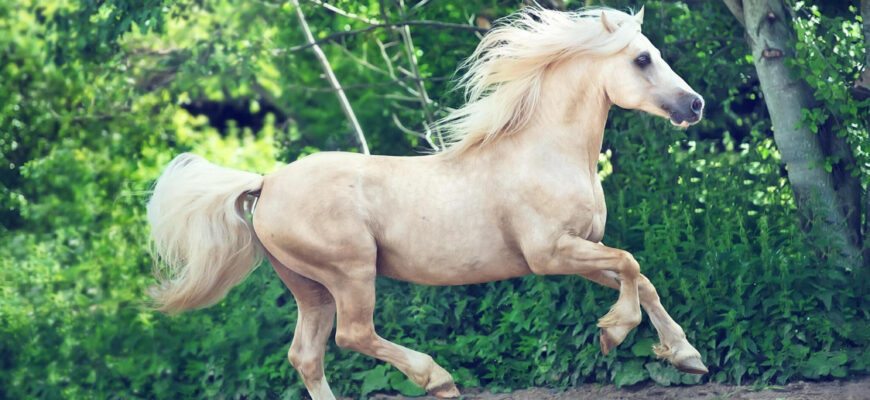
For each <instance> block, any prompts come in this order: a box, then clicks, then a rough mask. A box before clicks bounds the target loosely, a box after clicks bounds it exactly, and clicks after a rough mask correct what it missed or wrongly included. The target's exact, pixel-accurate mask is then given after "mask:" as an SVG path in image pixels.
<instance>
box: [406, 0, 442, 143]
mask: <svg viewBox="0 0 870 400" xmlns="http://www.w3.org/2000/svg"><path fill="white" fill-rule="evenodd" d="M399 7H400V12H401V13H402V17H403V18H404V14H405V3H404V2H403V1H402V0H399ZM400 34H401V36H402V41H403V42H404V44H405V53H406V54H407V56H408V62H409V63H410V64H411V72H412V74H413V75H412V76H413V77H414V82H415V83H416V84H417V93H418V94H419V95H420V105H421V106H422V107H423V113H424V114H425V115H426V122H427V123H424V124H423V127H424V128H425V130H426V142H428V143H429V146H431V147H432V148H433V149H434V150H435V151H441V150H442V149H443V148H444V138H442V137H441V131H440V130H438V131H436V135H435V136H436V137H437V138H438V144H439V145H440V147H439V146H436V145H435V143H434V142H433V141H432V129H433V128H434V129H437V127H436V126H435V117H433V116H432V110H430V109H429V104H430V103H431V100H429V95H427V94H426V86H425V85H423V81H422V80H421V79H420V69H419V68H417V55H416V54H414V42H413V41H412V40H411V28H409V27H408V25H405V26H402V29H401V31H400Z"/></svg>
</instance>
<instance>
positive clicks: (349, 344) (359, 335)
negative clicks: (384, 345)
mask: <svg viewBox="0 0 870 400" xmlns="http://www.w3.org/2000/svg"><path fill="white" fill-rule="evenodd" d="M375 337H376V335H375V332H374V330H373V329H371V328H362V327H358V326H351V327H348V328H341V327H339V328H338V329H336V330H335V344H336V345H338V347H341V348H342V349H349V350H354V351H360V350H362V349H366V348H368V347H369V345H370V344H371V343H372V342H373V341H374V339H375Z"/></svg>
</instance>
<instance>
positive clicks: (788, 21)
mask: <svg viewBox="0 0 870 400" xmlns="http://www.w3.org/2000/svg"><path fill="white" fill-rule="evenodd" d="M864 1H865V2H867V0H864ZM725 3H726V5H727V6H728V9H729V10H731V12H732V13H734V14H735V16H736V17H737V20H738V21H739V22H742V23H743V24H745V28H746V37H747V42H748V43H749V46H750V49H751V51H752V57H753V59H754V62H755V70H756V71H757V72H758V80H759V81H760V83H761V90H762V92H763V93H764V101H765V104H766V105H767V109H768V112H769V113H770V118H771V121H772V123H773V134H774V140H775V141H776V146H777V148H779V151H780V153H781V155H782V161H783V162H785V164H786V168H787V169H788V179H789V183H790V184H791V187H792V190H793V191H794V196H795V202H796V203H797V207H798V210H799V211H800V214H801V218H802V219H803V221H804V223H805V224H807V227H808V228H809V227H813V228H815V229H817V230H819V231H821V232H823V233H824V236H825V237H826V238H828V239H829V240H831V241H832V242H833V245H834V246H835V248H837V249H838V250H839V253H840V255H841V256H842V257H841V259H842V262H841V263H842V264H844V266H846V267H853V268H856V267H859V266H861V245H860V243H861V226H860V224H861V198H860V185H858V184H857V182H855V178H853V177H852V176H851V175H850V174H848V173H844V170H842V168H843V165H842V164H845V163H846V162H848V160H849V159H851V152H850V149H849V147H848V146H845V147H844V145H845V143H841V141H842V139H841V138H838V137H836V135H834V134H833V133H832V132H830V131H827V130H825V129H822V128H823V127H820V129H819V133H818V134H814V133H813V132H812V131H811V130H810V129H809V128H808V127H805V126H801V110H804V109H812V108H813V107H814V106H815V105H816V104H817V102H816V100H815V98H814V97H813V90H812V88H811V87H810V86H809V85H808V84H807V83H806V82H805V81H804V80H802V79H800V78H798V77H794V76H793V74H791V73H790V71H789V70H788V68H787V67H786V65H785V63H784V60H785V59H787V58H789V57H794V49H793V48H792V47H791V45H790V44H789V43H793V42H794V41H795V38H796V36H795V33H794V30H793V28H792V18H791V15H790V13H789V12H788V9H787V8H786V5H785V4H784V3H783V1H782V0H744V1H742V2H740V0H725ZM844 150H845V153H846V154H844ZM844 155H849V156H848V157H847V158H845V159H841V163H839V164H840V165H836V166H835V167H834V168H833V169H832V172H828V171H827V170H826V168H825V163H826V159H827V157H836V156H841V157H842V156H844Z"/></svg>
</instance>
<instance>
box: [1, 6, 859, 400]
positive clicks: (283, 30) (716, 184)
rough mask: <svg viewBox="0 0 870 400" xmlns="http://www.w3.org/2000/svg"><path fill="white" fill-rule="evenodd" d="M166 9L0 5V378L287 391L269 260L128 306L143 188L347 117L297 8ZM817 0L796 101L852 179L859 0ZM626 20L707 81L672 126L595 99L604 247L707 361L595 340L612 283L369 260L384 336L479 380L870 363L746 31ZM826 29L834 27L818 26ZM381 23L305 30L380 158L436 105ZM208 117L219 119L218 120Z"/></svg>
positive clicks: (340, 138)
mask: <svg viewBox="0 0 870 400" xmlns="http://www.w3.org/2000/svg"><path fill="white" fill-rule="evenodd" d="M424 3H425V2H424ZM567 3H568V6H569V7H576V6H578V5H579V4H578V2H573V3H572V2H567ZM332 4H335V5H336V6H337V7H339V8H341V9H343V10H346V11H348V12H351V13H354V14H357V15H360V16H363V17H365V18H370V19H378V20H382V21H386V20H389V21H397V20H400V19H401V18H402V14H404V15H405V18H407V19H412V20H430V21H442V22H450V23H468V21H474V20H475V18H476V17H477V16H487V17H490V18H495V17H499V16H503V15H506V14H507V13H508V12H509V11H510V10H511V9H512V8H513V7H515V6H516V5H517V4H507V5H505V4H504V3H502V2H496V1H476V2H461V3H458V4H457V3H449V2H431V3H426V4H423V3H418V4H410V3H409V4H408V6H407V8H406V9H404V10H400V9H399V8H398V7H396V6H395V5H394V4H393V3H390V2H383V3H381V2H377V1H362V2H356V1H338V2H332ZM382 4H383V10H382V7H381V6H382ZM608 4H610V5H611V6H615V7H621V8H624V6H626V5H628V4H627V3H622V2H613V3H608ZM631 5H634V4H631ZM163 7H164V5H163V4H161V2H156V1H155V2H149V1H139V2H124V1H113V2H81V3H79V2H75V3H73V2H59V3H57V4H56V5H55V3H51V4H48V3H41V2H28V1H19V2H2V3H0V48H2V49H5V50H3V51H0V165H2V168H0V217H2V219H0V222H2V226H0V282H3V284H2V286H0V338H2V340H0V393H3V396H5V397H6V398H48V399H54V398H71V399H77V398H125V399H126V398H169V399H171V398H217V397H228V398H229V397H231V398H286V399H297V398H301V397H302V396H303V393H304V388H303V386H302V384H301V381H300V379H299V377H298V375H297V374H296V372H295V371H294V370H293V369H292V367H291V366H290V364H289V363H288V362H287V358H286V351H287V348H288V346H289V343H290V340H291V338H292V334H293V327H294V324H295V320H296V309H295V306H294V301H293V298H292V296H291V294H290V293H289V291H287V290H286V288H284V286H283V284H282V283H281V281H280V280H279V279H276V277H275V274H274V273H273V272H272V271H271V268H269V267H268V265H264V266H262V267H261V268H259V269H258V270H257V271H255V272H254V273H253V274H252V275H251V276H250V277H249V278H248V279H247V280H246V281H245V282H244V283H243V284H242V285H240V286H239V287H237V288H235V289H233V290H232V291H231V292H230V293H229V295H228V296H227V298H226V299H225V300H223V301H222V302H221V303H219V304H218V305H216V306H214V307H212V308H209V309H206V310H201V311H195V312H190V313H186V314H184V315H180V316H176V317H167V316H163V315H159V314H156V313H153V312H151V311H148V310H147V309H146V308H145V307H144V305H145V302H146V301H147V299H146V296H145V294H144V292H145V289H146V288H147V287H148V286H149V285H150V284H152V283H153V280H152V278H151V277H150V269H151V262H152V261H151V259H150V257H149V256H148V254H147V251H146V248H147V243H146V238H147V228H146V224H145V221H144V203H145V201H146V198H147V190H148V188H149V187H150V184H151V183H152V182H153V179H155V178H156V177H157V175H158V174H159V170H160V168H161V167H162V165H165V163H167V162H168V161H169V160H170V159H171V158H172V156H173V155H175V154H177V153H179V152H182V151H188V150H193V151H196V152H198V153H201V154H203V155H205V156H207V157H208V158H209V159H212V160H214V161H216V162H218V163H221V164H225V165H229V166H233V167H237V168H242V169H248V170H255V171H259V172H269V171H271V170H274V168H275V167H276V163H277V162H276V156H275V154H278V159H281V160H284V161H292V160H294V159H295V158H297V157H299V156H302V155H305V154H308V153H311V152H315V151H319V150H321V149H325V150H333V149H344V150H349V149H351V148H352V143H353V142H352V139H351V138H350V136H349V135H348V127H347V125H346V123H345V120H344V117H343V116H342V114H341V111H340V109H339V107H338V105H337V103H336V100H335V96H334V93H332V92H329V91H324V90H323V89H324V88H325V87H326V84H325V82H324V81H323V80H322V78H321V77H320V75H321V70H320V67H319V65H318V64H317V63H316V60H314V59H313V57H312V55H311V53H310V52H308V51H292V48H293V47H294V46H296V45H299V44H302V43H304V39H303V37H302V34H301V32H300V31H299V30H298V28H297V26H296V23H295V14H294V13H295V10H293V9H291V8H289V7H283V6H280V5H277V4H273V3H270V2H268V1H255V2H243V1H230V0H215V1H208V2H191V3H182V4H181V5H173V6H171V8H170V9H164V8H163ZM807 7H809V6H807ZM303 8H304V11H305V13H306V16H307V17H308V18H309V22H310V23H311V25H312V28H313V29H314V31H315V35H316V36H317V37H319V38H323V37H325V36H326V35H328V34H331V33H335V32H342V31H349V30H353V29H361V28H365V27H367V26H368V25H367V24H366V23H365V22H362V21H359V20H357V19H352V18H347V17H341V16H336V15H335V14H333V13H331V12H330V11H328V10H326V9H325V8H323V7H319V6H316V5H313V4H304V5H303ZM799 12H802V11H799ZM811 14H812V15H814V17H809V16H807V17H805V18H804V17H802V18H801V19H800V20H799V21H798V22H797V24H796V26H797V29H798V33H799V41H798V43H797V46H796V47H797V51H798V54H799V56H798V57H797V62H796V64H795V65H794V67H795V68H796V71H798V73H801V74H802V75H803V76H808V75H809V74H812V75H813V76H825V77H831V79H827V80H815V81H810V84H811V85H812V86H813V87H814V89H816V91H817V96H819V98H820V99H821V100H822V103H821V104H820V108H819V109H816V110H807V111H806V115H807V120H808V123H822V122H824V123H829V124H830V123H833V124H838V125H837V126H842V127H843V130H842V132H844V135H845V137H846V138H847V139H848V141H849V143H850V145H851V148H852V150H853V154H854V157H855V159H856V160H857V161H854V165H853V166H855V165H856V167H854V168H853V169H852V170H851V171H855V172H853V173H856V174H860V175H861V177H862V179H864V180H865V182H866V179H867V171H866V165H865V163H866V162H867V159H866V157H867V155H866V152H865V151H866V148H867V142H866V138H867V126H866V121H867V120H868V118H867V114H866V112H867V111H866V110H867V108H866V104H859V103H855V102H849V101H845V99H846V98H845V97H844V96H848V94H847V93H846V92H845V87H844V86H843V85H844V82H850V79H851V78H853V77H854V73H855V62H856V61H855V60H856V59H857V58H856V57H858V56H859V55H860V54H862V53H861V51H863V50H862V49H861V47H860V42H861V41H860V37H859V36H856V35H860V33H859V32H857V31H856V30H855V22H854V20H855V17H854V15H850V14H848V13H844V14H843V15H836V16H830V17H826V16H825V15H823V14H821V13H820V12H818V10H815V12H811ZM646 15H647V17H646V21H645V24H644V29H645V31H646V33H647V34H648V36H649V37H650V38H651V39H652V40H653V42H654V43H656V44H657V45H659V46H660V47H661V48H662V51H663V54H664V56H665V57H666V59H667V60H668V61H669V62H670V63H671V65H672V66H673V68H674V69H675V70H676V71H677V72H678V73H679V74H680V75H681V76H683V77H685V79H686V81H687V82H689V83H690V84H691V85H692V86H693V87H695V88H696V89H698V90H699V92H701V93H702V94H703V95H704V97H705V99H706V100H707V111H706V119H705V120H704V121H703V122H702V123H701V124H699V125H698V126H696V127H694V128H691V129H689V130H686V131H679V130H675V129H674V128H672V127H670V126H669V124H668V123H667V122H664V121H661V120H660V119H657V118H654V117H650V116H647V115H643V114H640V113H628V112H623V111H618V110H617V111H614V112H613V114H612V116H611V120H610V122H609V124H608V131H607V134H606V137H605V149H604V154H605V155H604V156H603V157H602V160H601V167H602V175H605V176H606V177H605V179H604V187H605V192H606V193H607V200H608V206H609V219H608V223H607V234H606V236H605V242H606V243H607V244H608V245H609V246H613V247H618V248H623V249H626V250H629V251H631V252H632V253H634V254H635V257H636V258H637V260H638V261H639V262H640V263H641V266H642V269H643V271H644V273H645V274H646V275H647V276H648V277H649V278H650V280H651V281H652V282H653V284H654V285H655V286H656V287H657V288H658V291H659V294H660V296H661V298H662V303H663V304H664V306H665V308H666V309H668V311H669V312H670V314H671V315H672V316H673V318H674V319H675V320H676V321H678V322H679V323H680V324H681V325H682V326H683V327H684V329H685V331H686V333H687V335H688V338H689V340H690V341H691V342H692V343H694V344H695V345H696V347H697V348H698V349H699V350H700V352H701V353H702V356H703V359H704V361H705V362H706V363H707V365H708V366H709V367H710V370H711V373H710V374H709V375H707V376H705V377H698V376H694V375H686V374H682V373H679V372H677V371H676V370H675V369H674V368H673V367H672V366H670V365H668V364H667V363H666V362H663V361H660V360H656V359H655V356H654V355H653V354H652V351H651V347H652V345H653V344H654V343H656V342H657V338H656V334H655V331H654V330H653V328H652V326H651V324H650V323H649V322H648V321H644V323H642V324H641V326H639V327H638V329H636V330H635V331H634V332H632V333H631V334H630V335H629V336H628V338H627V339H626V341H625V343H624V344H623V345H621V346H620V347H618V348H617V349H616V350H614V351H613V352H612V353H611V354H610V355H608V356H606V357H605V356H602V355H601V353H600V348H599V344H598V339H597V337H598V329H597V328H596V326H595V323H596V321H597V318H598V317H600V316H601V315H603V314H605V313H606V312H607V309H608V307H609V306H610V305H611V304H612V303H613V302H614V301H615V300H616V296H617V293H616V292H615V291H612V290H610V289H607V288H603V287H600V286H597V285H595V284H593V283H591V282H589V281H586V280H583V279H581V278H579V277H540V276H529V277H525V278H521V279H514V280H509V281H504V282H494V283H486V284H479V285H470V286H463V287H447V288H433V287H424V286H417V285H411V284H407V283H402V282H396V281H392V280H388V279H381V280H378V283H377V285H378V286H377V290H378V302H377V310H376V313H375V316H376V321H375V324H376V326H377V328H378V332H379V334H380V335H381V336H383V337H385V338H388V339H390V340H393V341H396V342H397V343H399V344H402V345H405V346H408V347H411V348H414V349H416V350H419V351H423V352H426V353H428V354H431V355H432V356H433V357H435V359H436V361H437V362H438V363H440V364H441V365H442V366H444V367H445V368H446V369H447V370H448V371H450V372H451V373H452V374H453V376H454V378H456V380H457V382H458V384H459V385H460V386H485V387H488V388H490V389H493V390H509V389H513V388H522V387H528V386H551V387H558V388H564V387H567V386H570V385H575V384H579V383H584V382H598V383H613V384H616V385H632V384H635V383H637V382H642V381H645V380H653V381H655V382H657V383H658V384H661V385H681V384H694V383H698V382H705V381H708V380H713V381H719V382H731V383H749V382H758V383H776V384H783V383H786V382H788V381H791V380H794V379H827V378H842V377H846V376H853V375H859V374H866V373H867V372H868V371H870V346H868V345H870V326H868V321H870V318H868V310H870V304H868V301H870V296H868V288H867V282H868V281H870V280H868V276H867V271H864V270H862V271H843V270H842V269H839V268H834V264H833V263H832V262H831V261H830V260H829V259H828V258H827V256H826V255H827V254H829V253H830V252H829V251H828V249H827V248H828V246H829V245H830V243H828V242H827V240H826V238H825V237H823V236H819V235H817V234H816V233H815V232H803V231H802V230H801V229H800V226H799V224H798V222H797V221H798V218H797V215H796V210H795V205H794V199H793V196H792V193H791V191H790V189H789V186H788V181H787V179H786V177H785V175H784V171H782V168H781V160H780V159H779V154H778V152H777V150H776V148H775V145H774V143H773V140H772V137H771V134H770V124H769V121H767V119H766V114H765V110H764V107H763V103H762V102H761V97H762V93H761V92H760V89H759V88H758V83H757V79H756V78H755V77H754V70H753V67H752V61H751V58H750V57H748V53H747V48H746V46H745V44H744V43H743V42H742V39H741V38H742V32H741V31H740V27H739V25H738V24H736V23H734V21H733V18H732V17H731V16H730V15H729V14H728V12H727V10H725V8H724V6H723V5H722V4H721V3H720V2H701V3H698V2H691V3H688V5H687V4H684V3H679V2H647V3H646ZM62 17H68V18H66V19H63V18H62ZM814 18H815V19H814ZM117 21H121V22H123V23H122V24H120V25H116V24H115V23H116V22H117ZM124 21H127V22H124ZM147 21H151V22H148V23H147V24H146V22H147ZM63 24H66V25H63ZM88 24H92V25H88ZM149 26H150V27H151V28H159V30H158V32H152V31H149V29H150V28H146V27H149ZM819 32H829V33H830V35H832V36H831V37H825V36H824V35H821V36H822V38H821V39H817V38H818V37H819V36H820V35H819ZM412 33H413V39H414V43H415V46H416V53H417V59H418V61H419V69H420V71H421V76H422V78H424V79H425V88H426V90H427V91H428V92H429V97H431V98H432V99H434V102H433V103H432V104H429V105H428V107H429V108H430V111H431V112H432V113H433V114H435V116H436V117H437V116H438V115H441V114H443V111H442V110H443V109H444V107H445V105H454V106H455V105H457V104H458V103H459V102H460V101H461V99H460V94H458V93H452V92H449V90H448V89H449V83H448V82H446V81H445V80H444V79H441V78H447V77H450V76H451V74H452V73H453V70H454V68H455V67H456V65H457V64H458V62H459V60H461V59H462V58H463V57H464V56H466V55H467V54H469V53H470V51H471V50H472V49H473V47H474V45H475V44H476V42H477V41H478V38H477V36H476V35H475V34H474V33H472V32H467V31H453V30H445V29H436V28H430V27H422V26H421V27H413V28H412ZM399 39H400V37H399V36H398V32H397V31H396V30H390V29H376V30H372V31H369V32H366V33H364V34H359V35H350V36H346V37H343V38H341V39H339V42H340V44H341V46H339V45H337V44H329V43H326V44H324V45H323V46H324V51H325V52H326V54H327V56H328V57H329V58H330V61H331V62H332V64H333V67H334V68H335V70H336V74H337V76H338V77H339V78H340V79H341V80H342V83H343V84H344V85H345V86H346V87H348V96H349V97H350V99H351V102H352V105H353V107H354V109H355V110H356V111H357V113H358V116H359V119H360V122H361V123H362V125H363V127H364V128H365V129H366V134H367V137H368V139H369V141H370V144H371V145H372V148H373V152H375V153H379V154H402V155H409V154H413V153H414V152H415V151H418V150H420V149H424V148H425V147H426V144H425V142H424V141H423V140H422V139H421V138H420V137H419V136H417V135H415V134H413V133H409V132H408V130H413V131H417V132H422V131H423V130H424V129H425V127H424V122H425V121H427V118H428V117H427V116H426V114H425V113H424V112H422V111H421V105H420V102H419V98H418V97H417V96H414V95H413V93H414V92H413V90H415V89H414V87H413V85H411V83H412V82H411V81H409V80H407V79H405V78H403V79H400V80H401V82H399V83H395V82H393V80H394V78H393V76H391V75H390V70H391V69H392V71H393V74H398V75H395V76H396V77H401V76H403V75H401V74H400V72H397V71H398V70H399V67H401V68H402V69H407V70H409V69H410V65H409V64H408V63H409V60H408V58H407V55H406V54H405V52H404V51H405V49H404V48H403V47H402V46H401V45H399V44H398V43H401V42H400V40H399ZM379 42H380V44H382V45H383V46H384V48H383V50H381V47H380V46H379ZM801 44H803V46H801ZM58 48H61V50H58ZM57 54H63V57H62V58H58V57H57ZM823 55H824V58H822V56H823ZM361 60H364V61H365V62H362V61H361ZM386 60H390V61H389V62H388V61H386ZM373 83H376V84H373ZM408 87H410V88H411V90H409V89H408ZM862 107H863V108H862ZM215 109H218V111H215ZM227 115H230V117H231V118H229V119H230V120H231V121H228V122H224V123H223V124H220V123H218V122H219V121H223V120H222V119H221V118H224V117H226V116H227ZM831 116H833V117H834V118H831ZM207 117H208V118H207ZM396 121H398V122H399V123H401V124H402V127H404V128H407V129H402V127H400V126H399V125H398V124H397V123H396ZM813 121H814V122H813ZM831 121H833V122H831ZM831 162H832V165H834V164H835V163H836V162H839V160H832V161H831ZM325 365H326V374H327V376H328V377H329V379H330V384H331V386H332V387H333V389H335V390H336V392H338V393H341V394H344V395H351V396H357V397H365V396H366V395H368V394H369V393H370V392H372V391H381V390H388V391H395V392H401V393H403V394H406V395H417V394H420V393H422V392H421V389H419V388H417V387H416V386H415V385H413V384H412V383H410V382H409V381H408V380H407V378H405V377H404V375H402V374H401V373H400V372H399V371H398V370H396V369H395V368H393V367H391V366H387V365H384V364H383V363H380V362H378V361H375V360H373V359H372V358H369V357H367V356H363V355H361V354H358V353H354V352H351V351H346V350H340V349H338V348H337V347H336V346H334V344H330V345H329V348H328V351H327V356H326V362H325Z"/></svg>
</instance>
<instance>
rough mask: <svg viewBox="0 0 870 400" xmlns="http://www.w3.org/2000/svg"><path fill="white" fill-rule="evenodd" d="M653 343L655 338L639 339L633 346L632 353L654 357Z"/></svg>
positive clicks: (638, 355)
mask: <svg viewBox="0 0 870 400" xmlns="http://www.w3.org/2000/svg"><path fill="white" fill-rule="evenodd" d="M653 344H655V340H653V339H650V338H646V339H641V340H638V341H636V342H635V343H634V345H632V346H631V353H632V354H634V355H635V356H637V357H653V356H655V353H654V352H653V350H652V348H653Z"/></svg>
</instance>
